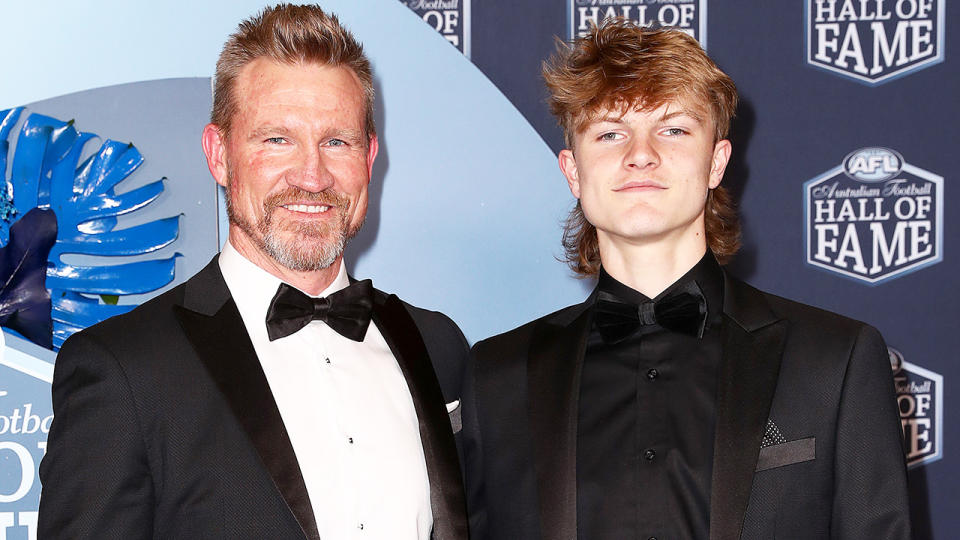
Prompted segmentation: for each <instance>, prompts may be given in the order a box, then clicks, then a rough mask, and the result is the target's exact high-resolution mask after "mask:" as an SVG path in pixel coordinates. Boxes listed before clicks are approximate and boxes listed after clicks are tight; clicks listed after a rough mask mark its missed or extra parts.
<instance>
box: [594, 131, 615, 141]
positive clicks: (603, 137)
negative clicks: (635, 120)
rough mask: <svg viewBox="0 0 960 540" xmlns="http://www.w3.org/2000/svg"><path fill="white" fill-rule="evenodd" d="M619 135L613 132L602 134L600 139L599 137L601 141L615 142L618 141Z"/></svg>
mask: <svg viewBox="0 0 960 540" xmlns="http://www.w3.org/2000/svg"><path fill="white" fill-rule="evenodd" d="M617 135H618V134H617V133H614V132H612V131H611V132H609V133H603V134H601V135H600V137H599V139H600V140H601V141H614V140H616V139H617Z"/></svg>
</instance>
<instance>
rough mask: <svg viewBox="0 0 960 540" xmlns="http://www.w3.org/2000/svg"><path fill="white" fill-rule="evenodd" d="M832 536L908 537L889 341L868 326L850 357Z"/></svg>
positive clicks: (839, 426)
mask: <svg viewBox="0 0 960 540" xmlns="http://www.w3.org/2000/svg"><path fill="white" fill-rule="evenodd" d="M836 441H837V449H836V453H835V460H836V462H835V464H834V471H835V477H834V482H835V486H834V503H833V518H832V524H831V531H832V534H831V536H832V537H833V538H836V539H843V540H849V539H860V538H862V539H864V540H866V539H875V538H886V539H909V538H910V517H909V507H908V496H907V474H906V464H905V460H904V454H903V443H902V435H901V430H900V415H899V411H898V408H897V402H896V396H895V393H894V388H893V377H892V375H891V372H890V361H889V357H888V354H887V348H886V345H884V342H883V338H882V337H880V334H879V332H877V331H876V330H875V329H874V328H872V327H869V326H864V327H863V329H862V330H861V331H860V335H859V336H858V337H857V341H856V343H855V345H854V347H853V351H852V353H851V355H850V358H849V360H848V366H847V372H846V376H845V377H844V382H843V394H842V397H841V402H840V410H839V412H838V418H837V438H836Z"/></svg>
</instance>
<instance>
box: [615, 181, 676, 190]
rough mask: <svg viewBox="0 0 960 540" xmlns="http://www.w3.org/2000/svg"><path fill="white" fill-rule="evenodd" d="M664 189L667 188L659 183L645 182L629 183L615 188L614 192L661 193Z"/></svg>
mask: <svg viewBox="0 0 960 540" xmlns="http://www.w3.org/2000/svg"><path fill="white" fill-rule="evenodd" d="M662 189H667V188H666V187H665V186H663V185H661V184H658V183H657V182H653V181H650V180H643V181H639V182H627V183H626V184H622V185H620V186H617V187H615V188H613V191H659V190H662Z"/></svg>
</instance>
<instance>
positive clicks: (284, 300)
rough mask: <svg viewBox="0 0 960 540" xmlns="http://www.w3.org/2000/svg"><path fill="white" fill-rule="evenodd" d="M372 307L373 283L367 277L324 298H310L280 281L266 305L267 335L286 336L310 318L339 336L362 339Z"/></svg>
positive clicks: (271, 339)
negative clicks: (325, 325)
mask: <svg viewBox="0 0 960 540" xmlns="http://www.w3.org/2000/svg"><path fill="white" fill-rule="evenodd" d="M372 309H373V284H372V283H371V281H370V280H369V279H365V280H363V281H358V282H356V283H354V284H353V285H350V286H349V287H347V288H345V289H341V290H339V291H337V292H335V293H333V294H331V295H330V296H327V297H325V298H311V297H309V296H307V295H306V294H303V293H302V292H300V291H299V290H297V289H295V288H294V287H291V286H290V285H287V284H286V283H281V284H280V287H279V288H278V289H277V294H275V295H274V296H273V300H271V301H270V307H269V308H268V309H267V336H268V337H269V338H270V341H273V340H275V339H280V338H282V337H286V336H289V335H290V334H292V333H294V332H296V331H297V330H300V329H301V328H303V327H304V326H306V325H308V324H309V323H310V321H323V322H325V323H327V326H329V327H330V328H333V329H334V330H336V331H337V333H338V334H340V335H341V336H343V337H345V338H348V339H352V340H353V341H363V337H364V336H365V335H366V334H367V327H368V326H370V313H371V310H372Z"/></svg>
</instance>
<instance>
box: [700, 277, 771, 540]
mask: <svg viewBox="0 0 960 540" xmlns="http://www.w3.org/2000/svg"><path fill="white" fill-rule="evenodd" d="M786 330H787V323H786V321H782V320H778V319H777V318H776V317H775V316H774V314H773V313H772V312H771V311H770V308H769V306H768V305H767V302H766V300H765V299H764V298H763V295H762V293H760V292H759V291H757V290H756V289H753V288H752V287H750V286H748V285H746V284H743V283H741V282H738V281H735V280H732V279H729V278H728V279H727V280H726V283H725V290H724V321H723V361H722V364H721V368H720V380H719V382H718V385H717V428H716V436H715V439H714V451H713V477H712V481H711V490H710V539H711V540H733V539H737V538H740V532H741V529H742V527H743V518H744V513H745V512H746V509H747V504H748V503H749V501H750V489H751V487H752V485H753V474H754V471H755V469H756V465H757V456H758V455H759V453H760V443H761V440H762V438H763V432H764V429H765V427H766V423H767V418H768V417H769V415H770V404H771V402H772V401H773V393H774V390H775V389H776V385H777V375H778V374H779V372H780V357H781V355H782V354H783V345H784V339H785V337H786Z"/></svg>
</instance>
